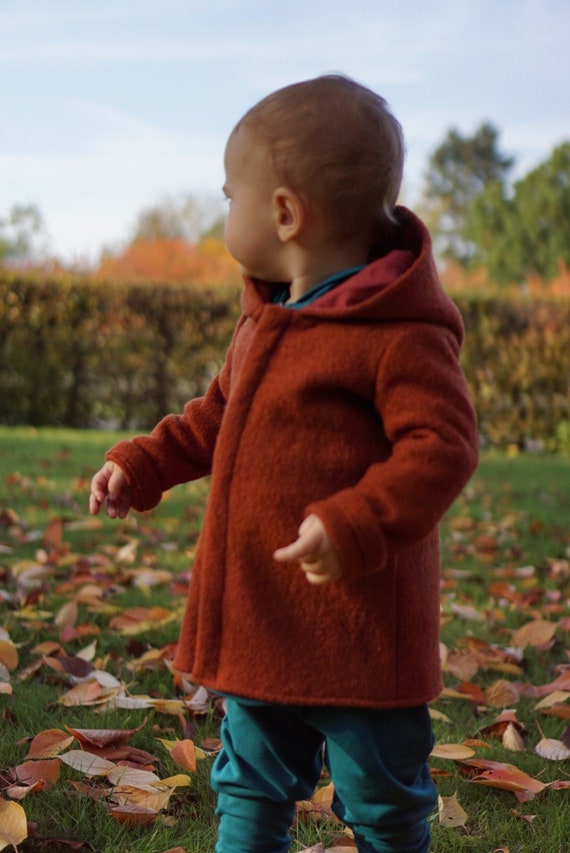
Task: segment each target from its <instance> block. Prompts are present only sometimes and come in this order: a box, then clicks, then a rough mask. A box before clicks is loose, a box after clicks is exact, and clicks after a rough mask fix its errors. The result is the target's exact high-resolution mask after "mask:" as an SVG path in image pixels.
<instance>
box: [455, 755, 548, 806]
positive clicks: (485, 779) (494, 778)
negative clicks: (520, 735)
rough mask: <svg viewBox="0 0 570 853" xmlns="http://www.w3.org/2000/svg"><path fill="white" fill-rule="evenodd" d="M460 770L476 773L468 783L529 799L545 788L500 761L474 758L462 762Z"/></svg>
mask: <svg viewBox="0 0 570 853" xmlns="http://www.w3.org/2000/svg"><path fill="white" fill-rule="evenodd" d="M462 768H466V769H470V768H474V769H475V770H476V771H478V772H477V775H476V776H471V778H470V779H469V781H470V782H473V783H475V784H478V785H487V786H488V787H490V788H501V789H502V790H503V791H513V792H514V793H520V794H525V795H527V796H528V797H529V798H532V797H533V796H535V795H537V794H540V793H542V792H543V791H544V790H545V789H546V787H547V786H546V785H545V784H544V783H543V782H540V781H539V780H538V779H533V778H532V777H531V776H529V775H528V774H527V773H524V771H522V770H520V769H519V768H518V767H515V766H514V765H513V764H504V763H503V762H501V761H486V760H485V759H478V758H474V759H471V760H467V761H464V762H462ZM468 775H469V774H468Z"/></svg>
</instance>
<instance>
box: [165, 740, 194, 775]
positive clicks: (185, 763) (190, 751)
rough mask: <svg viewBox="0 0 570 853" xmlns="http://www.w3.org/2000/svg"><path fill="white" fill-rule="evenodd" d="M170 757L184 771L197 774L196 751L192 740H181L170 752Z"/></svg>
mask: <svg viewBox="0 0 570 853" xmlns="http://www.w3.org/2000/svg"><path fill="white" fill-rule="evenodd" d="M170 757H171V758H172V760H173V761H175V762H176V764H178V766H179V767H183V768H184V770H190V772H191V773H195V772H196V749H195V747H194V743H193V741H191V740H179V741H177V742H176V744H175V745H174V746H173V747H172V749H171V750H170Z"/></svg>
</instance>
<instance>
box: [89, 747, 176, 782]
mask: <svg viewBox="0 0 570 853" xmlns="http://www.w3.org/2000/svg"><path fill="white" fill-rule="evenodd" d="M86 754H87V755H91V753H86ZM92 757H94V756H92ZM102 760H104V759H102ZM107 763H108V764H111V763H112V762H107ZM107 778H108V780H109V782H111V784H112V785H123V786H125V785H130V786H131V787H133V788H141V789H142V790H148V789H149V788H152V789H153V790H156V787H155V786H156V785H157V784H160V779H159V777H158V776H157V775H156V773H153V772H152V771H151V770H138V769H137V768H135V767H126V766H125V765H123V764H113V766H112V767H111V769H110V770H109V772H108V773H107Z"/></svg>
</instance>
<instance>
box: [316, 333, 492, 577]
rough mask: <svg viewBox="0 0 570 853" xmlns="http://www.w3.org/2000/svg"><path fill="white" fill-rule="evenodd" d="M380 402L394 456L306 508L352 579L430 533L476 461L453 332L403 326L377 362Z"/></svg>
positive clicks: (472, 424) (471, 420) (470, 410)
mask: <svg viewBox="0 0 570 853" xmlns="http://www.w3.org/2000/svg"><path fill="white" fill-rule="evenodd" d="M375 403H376V408H377V411H378V413H379V415H380V417H381V420H382V426H383V429H384V432H385V434H386V436H387V438H388V440H389V441H390V443H391V446H392V452H391V455H390V456H389V457H388V459H387V460H386V461H384V462H379V463H376V464H373V465H371V466H370V468H369V469H368V470H367V471H366V473H365V474H364V476H363V477H362V479H361V480H360V482H358V483H357V484H356V485H355V486H354V487H352V488H348V489H344V490H342V491H340V492H338V493H337V494H335V495H332V496H331V497H330V498H327V499H325V500H322V501H318V502H316V503H314V504H311V505H310V506H309V507H307V513H315V514H316V515H318V516H319V518H320V519H321V520H322V522H323V524H324V525H325V528H326V529H327V532H328V534H329V537H330V539H331V542H332V544H333V547H334V548H335V550H336V551H337V553H338V555H339V557H340V560H341V562H342V564H343V567H344V570H345V577H346V578H347V579H349V578H351V577H358V576H361V575H366V574H370V573H372V572H375V571H381V570H382V568H383V567H384V566H385V565H386V562H387V560H388V559H390V558H391V557H393V556H394V555H395V554H396V553H398V552H400V551H402V550H403V549H405V548H407V547H409V546H411V545H413V544H415V543H416V542H418V541H419V540H420V539H422V538H424V537H425V536H427V535H428V534H430V533H431V532H433V531H434V529H435V528H436V527H437V525H438V523H439V522H440V520H441V518H442V517H443V515H444V514H445V512H446V511H447V509H448V508H449V506H450V505H451V503H452V502H453V501H454V500H455V498H456V497H457V496H458V494H459V493H460V491H461V490H462V488H463V487H464V486H465V484H466V483H467V481H468V480H469V479H470V477H471V475H472V474H473V472H474V471H475V468H476V466H477V461H478V432H477V423H476V417H475V413H474V409H473V406H472V403H471V400H470V397H469V392H468V389H467V383H466V381H465V377H464V375H463V372H462V370H461V367H460V365H459V344H458V341H457V339H456V337H455V335H453V334H452V333H451V332H449V331H447V330H445V329H442V328H441V327H437V326H427V325H424V326H422V325H421V324H405V325H404V326H402V329H401V330H400V331H399V332H397V333H396V334H395V336H394V340H393V341H392V343H391V345H390V346H389V347H388V349H387V351H386V352H385V353H384V355H383V358H382V360H381V363H380V365H379V369H378V374H377V379H376V400H375Z"/></svg>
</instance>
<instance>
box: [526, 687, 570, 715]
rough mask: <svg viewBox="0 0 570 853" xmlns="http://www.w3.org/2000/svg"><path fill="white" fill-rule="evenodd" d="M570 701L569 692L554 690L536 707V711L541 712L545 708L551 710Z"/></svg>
mask: <svg viewBox="0 0 570 853" xmlns="http://www.w3.org/2000/svg"><path fill="white" fill-rule="evenodd" d="M567 699H570V693H569V692H568V691H567V690H554V691H553V692H552V693H550V694H549V695H548V696H545V697H544V698H543V699H541V700H540V702H537V703H536V705H535V706H534V710H535V711H540V710H542V709H543V708H551V707H552V706H553V705H559V704H562V703H563V702H566V700H567Z"/></svg>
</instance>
